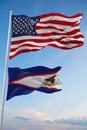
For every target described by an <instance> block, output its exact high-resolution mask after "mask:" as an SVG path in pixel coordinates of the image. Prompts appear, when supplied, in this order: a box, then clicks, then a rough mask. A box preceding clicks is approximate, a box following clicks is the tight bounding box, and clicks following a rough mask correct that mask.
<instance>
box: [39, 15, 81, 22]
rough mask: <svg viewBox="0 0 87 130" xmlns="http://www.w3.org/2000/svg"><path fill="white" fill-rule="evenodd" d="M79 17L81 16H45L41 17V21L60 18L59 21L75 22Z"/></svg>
mask: <svg viewBox="0 0 87 130" xmlns="http://www.w3.org/2000/svg"><path fill="white" fill-rule="evenodd" d="M79 19H82V16H77V17H75V18H70V17H69V18H65V17H63V16H46V17H45V18H41V19H40V21H41V22H45V21H49V20H60V21H67V22H76V21H78V20H79Z"/></svg>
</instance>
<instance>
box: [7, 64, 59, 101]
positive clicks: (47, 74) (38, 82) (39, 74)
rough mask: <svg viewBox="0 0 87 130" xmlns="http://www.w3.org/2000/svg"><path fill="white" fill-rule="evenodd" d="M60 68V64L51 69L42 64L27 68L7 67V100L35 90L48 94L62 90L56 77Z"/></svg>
mask: <svg viewBox="0 0 87 130" xmlns="http://www.w3.org/2000/svg"><path fill="white" fill-rule="evenodd" d="M60 70H61V67H60V66H58V67H56V68H52V69H50V68H47V67H44V66H35V67H31V68H27V69H20V68H8V78H9V81H8V91H7V100H9V99H11V98H12V97H14V96H19V95H25V94H29V93H31V92H33V91H35V90H37V91H40V92H44V93H49V94H50V93H54V92H57V91H60V90H62V83H61V81H60V79H59V77H58V74H59V72H60Z"/></svg>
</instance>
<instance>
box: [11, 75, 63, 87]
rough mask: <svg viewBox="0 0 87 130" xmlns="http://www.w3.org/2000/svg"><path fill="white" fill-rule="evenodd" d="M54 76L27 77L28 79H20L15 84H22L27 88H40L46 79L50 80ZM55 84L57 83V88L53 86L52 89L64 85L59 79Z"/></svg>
mask: <svg viewBox="0 0 87 130" xmlns="http://www.w3.org/2000/svg"><path fill="white" fill-rule="evenodd" d="M54 75H55V74H50V75H45V76H32V77H26V78H23V79H20V80H18V81H14V82H13V84H22V85H25V86H30V87H34V88H39V87H40V86H43V82H44V80H45V79H46V78H50V77H52V76H54ZM55 83H56V86H51V87H52V88H55V87H58V85H60V84H62V83H61V82H60V79H57V78H56V79H55ZM49 87H50V86H49Z"/></svg>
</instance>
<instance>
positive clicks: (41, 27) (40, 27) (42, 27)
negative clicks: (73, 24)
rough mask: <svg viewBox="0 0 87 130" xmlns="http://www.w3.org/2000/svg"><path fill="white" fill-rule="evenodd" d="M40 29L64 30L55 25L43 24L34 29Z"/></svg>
mask: <svg viewBox="0 0 87 130" xmlns="http://www.w3.org/2000/svg"><path fill="white" fill-rule="evenodd" d="M40 29H56V30H59V31H64V29H63V28H57V27H55V26H47V27H45V26H38V25H37V26H36V30H40Z"/></svg>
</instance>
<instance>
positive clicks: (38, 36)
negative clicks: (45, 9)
mask: <svg viewBox="0 0 87 130" xmlns="http://www.w3.org/2000/svg"><path fill="white" fill-rule="evenodd" d="M81 19H82V14H75V15H73V16H65V15H63V14H59V13H48V14H43V15H40V16H35V17H29V16H26V15H12V39H11V48H10V59H11V58H13V57H15V56H17V55H18V54H21V53H25V52H30V51H37V50H41V49H43V48H44V47H46V46H51V47H55V48H60V49H65V50H68V49H72V48H76V47H80V46H82V45H83V43H84V36H83V34H82V33H81V32H80V21H81Z"/></svg>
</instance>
